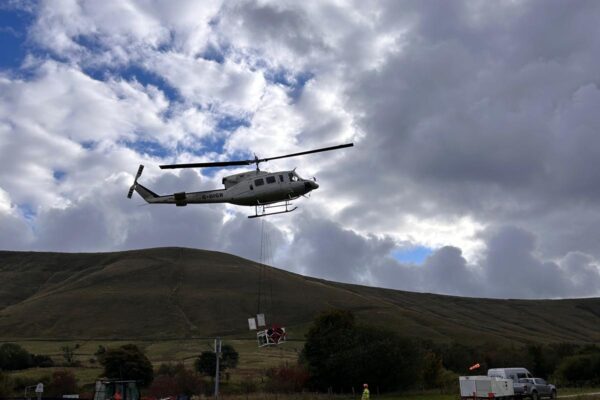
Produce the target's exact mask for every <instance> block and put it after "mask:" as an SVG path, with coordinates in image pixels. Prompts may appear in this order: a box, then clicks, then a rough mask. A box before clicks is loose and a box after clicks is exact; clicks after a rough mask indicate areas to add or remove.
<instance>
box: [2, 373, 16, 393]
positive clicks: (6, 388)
mask: <svg viewBox="0 0 600 400" xmlns="http://www.w3.org/2000/svg"><path fill="white" fill-rule="evenodd" d="M12 387H13V381H12V379H10V376H8V374H5V373H3V372H2V371H0V399H1V398H5V397H9V396H10V395H11V391H12Z"/></svg>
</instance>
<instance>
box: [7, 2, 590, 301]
mask: <svg viewBox="0 0 600 400" xmlns="http://www.w3.org/2000/svg"><path fill="white" fill-rule="evenodd" d="M16 4H19V5H20V8H16V6H15V5H16ZM359 16H360V17H359ZM599 18H600V3H597V2H580V3H577V4H572V3H565V2H560V1H557V2H553V1H549V2H535V1H531V2H498V3H494V5H493V6H491V7H479V5H478V3H473V2H470V1H453V2H437V3H431V2H419V1H402V2H383V1H382V2H379V1H374V2H371V3H369V4H368V5H366V4H365V3H364V2H359V1H351V0H348V1H345V2H328V1H324V2H319V3H316V4H312V5H307V4H304V3H298V2H278V1H265V2H254V1H244V0H239V1H233V2H221V1H219V0H215V1H207V2H201V3H200V2H197V1H195V0H177V1H176V5H175V6H174V5H173V4H172V3H164V2H161V1H152V0H150V1H138V0H120V1H103V2H98V1H92V0H81V1H77V2H69V1H66V2H53V1H50V0H39V1H35V2H23V3H21V2H19V3H14V2H8V3H6V2H4V3H2V5H0V54H1V57H0V170H1V171H2V173H1V174H0V248H3V249H10V250H52V251H114V250H123V249H130V248H139V247H153V246H189V247H198V248H205V249H209V250H217V251H226V252H230V253H234V254H237V255H240V256H243V257H249V258H254V259H256V256H257V254H258V253H257V251H256V247H255V246H254V245H253V244H252V243H253V241H252V239H254V238H256V237H257V236H256V235H257V227H256V225H254V224H253V223H252V222H251V220H250V221H249V220H248V219H247V218H246V217H247V215H248V214H249V212H250V211H249V210H248V209H246V208H244V207H235V206H231V205H209V206H199V207H191V206H190V207H179V208H168V207H152V206H145V205H143V202H142V200H141V199H140V198H139V197H135V198H134V199H133V200H127V198H126V196H125V194H126V193H127V190H128V188H129V186H130V185H131V182H132V180H133V174H135V171H136V170H137V166H138V165H139V164H144V165H145V166H146V168H145V170H144V175H143V176H142V178H141V179H140V181H141V182H142V183H143V184H144V185H146V186H148V187H149V188H151V189H152V190H154V191H156V192H157V193H174V192H180V191H182V190H187V191H196V190H204V189H212V188H219V187H221V186H222V183H221V178H222V177H223V176H225V175H228V174H230V173H238V172H241V171H243V170H245V169H244V168H229V169H211V170H204V171H202V170H185V171H169V172H165V171H161V170H160V169H159V168H158V165H160V164H167V163H177V162H193V161H216V160H226V159H247V158H251V157H252V156H253V154H254V153H256V154H257V155H259V156H261V157H272V156H277V155H279V154H289V153H293V152H299V151H303V150H310V149H314V148H319V147H326V146H333V145H337V144H341V143H347V142H354V143H355V147H353V148H352V149H350V150H348V151H340V152H335V154H333V153H331V154H327V155H326V156H325V155H314V156H309V157H308V156H307V157H299V158H294V159H284V160H277V161H275V162H272V163H266V164H265V165H261V167H262V168H264V169H267V170H269V169H270V170H285V169H292V168H297V171H298V172H299V174H300V175H301V176H306V177H312V176H316V177H317V178H318V179H319V185H320V187H319V189H318V190H316V191H315V192H313V194H312V196H311V198H310V199H304V198H303V199H301V200H300V201H299V202H298V204H297V205H298V206H299V208H298V210H297V211H295V212H294V213H292V214H290V215H285V216H279V217H274V218H271V219H269V220H267V221H266V225H267V226H268V227H269V229H270V230H271V232H272V237H273V263H274V264H275V266H277V267H280V268H284V269H287V270H290V271H294V272H299V273H304V274H308V275H312V276H318V277H323V278H327V279H333V280H340V281H345V282H352V283H361V284H368V285H375V286H385V287H391V288H397V289H408V290H418V291H428V292H437V293H446V294H459V295H471V296H489V297H526V298H540V297H573V296H592V295H600V291H599V290H600V289H599V288H600V246H598V241H597V238H598V237H600V228H599V227H600V217H599V216H600V208H599V207H600V206H598V204H600V201H598V200H600V199H599V197H598V191H597V187H598V185H597V183H598V181H600V172H598V170H597V169H594V168H590V167H589V166H590V165H594V164H595V163H596V161H597V155H598V154H599V152H600V140H599V139H598V135H597V132H598V129H600V119H599V118H600V117H599V116H598V113H597V110H598V107H600V87H599V85H598V71H599V70H600V51H599V49H600V26H599V25H598V23H597V21H598V19H599ZM25 60H27V62H26V63H25V64H24V61H25ZM66 233H69V234H70V236H68V240H63V239H61V238H62V237H63V236H64V235H65V234H66ZM71 233H72V234H71ZM298 254H301V255H302V256H301V257H298V256H297V255H298ZM390 255H391V257H390ZM415 265H418V268H414V267H415ZM540 275H543V276H545V277H547V278H548V279H547V281H546V282H545V285H543V286H541V287H535V288H532V287H531V286H530V285H527V281H528V279H535V277H537V276H540ZM515 277H516V278H515Z"/></svg>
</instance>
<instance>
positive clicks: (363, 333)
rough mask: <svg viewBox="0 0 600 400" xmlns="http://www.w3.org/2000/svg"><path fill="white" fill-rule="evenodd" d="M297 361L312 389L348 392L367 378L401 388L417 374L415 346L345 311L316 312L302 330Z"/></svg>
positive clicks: (418, 355) (418, 360)
mask: <svg viewBox="0 0 600 400" xmlns="http://www.w3.org/2000/svg"><path fill="white" fill-rule="evenodd" d="M301 361H302V362H303V363H305V365H306V366H307V369H308V372H309V375H310V380H309V383H310V385H311V386H312V387H314V388H315V389H320V390H326V389H328V388H332V389H333V390H334V391H339V392H343V391H349V390H350V388H351V386H352V385H354V386H356V387H359V388H360V387H361V386H362V383H364V382H367V383H369V385H370V386H371V387H378V388H379V389H380V390H382V391H386V390H394V389H398V388H406V387H408V386H411V385H413V384H414V382H415V381H417V378H418V377H419V374H420V373H421V349H420V346H419V345H418V344H417V343H415V342H413V341H410V340H408V339H403V338H401V337H399V336H398V335H397V334H395V333H393V332H390V331H387V330H383V329H380V328H375V327H370V326H359V325H357V324H356V323H355V320H354V316H353V314H352V313H350V312H348V311H340V310H336V311H331V312H327V313H323V314H321V315H320V316H318V317H317V318H316V319H315V321H314V322H313V324H312V326H311V327H310V329H309V332H308V334H307V335H306V343H305V345H304V349H303V350H302V354H301Z"/></svg>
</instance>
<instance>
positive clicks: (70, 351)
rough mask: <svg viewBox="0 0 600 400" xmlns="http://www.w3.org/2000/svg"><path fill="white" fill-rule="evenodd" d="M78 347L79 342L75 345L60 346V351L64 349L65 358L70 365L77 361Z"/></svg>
mask: <svg viewBox="0 0 600 400" xmlns="http://www.w3.org/2000/svg"><path fill="white" fill-rule="evenodd" d="M78 348H79V345H78V344H76V345H75V346H70V345H66V346H62V347H61V348H60V351H62V353H63V358H64V359H65V361H66V362H67V364H68V365H72V364H73V362H74V361H75V350H77V349H78Z"/></svg>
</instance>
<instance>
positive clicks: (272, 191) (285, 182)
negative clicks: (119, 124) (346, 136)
mask: <svg viewBox="0 0 600 400" xmlns="http://www.w3.org/2000/svg"><path fill="white" fill-rule="evenodd" d="M352 146H354V143H346V144H341V145H338V146H332V147H324V148H320V149H315V150H309V151H303V152H300V153H293V154H286V155H283V156H277V157H269V158H258V157H257V156H256V155H254V159H250V160H239V161H218V162H206V163H191V164H169V165H160V168H161V169H176V168H209V167H228V166H234V165H252V164H256V170H254V171H246V172H242V173H239V174H234V175H229V176H225V177H224V178H223V180H222V183H223V185H224V186H225V188H224V189H216V190H206V191H202V192H179V193H174V194H171V195H164V196H161V195H158V194H156V193H154V192H153V191H151V190H150V189H148V188H146V187H144V186H143V185H142V184H140V183H139V182H138V179H139V178H140V176H141V175H142V171H143V170H144V166H143V165H140V166H139V168H138V171H137V174H136V176H135V179H134V181H133V185H131V187H130V188H129V192H128V193H127V198H129V199H131V196H132V195H133V192H134V191H136V192H137V193H138V194H139V195H140V196H141V197H142V198H143V199H144V200H145V201H146V202H148V203H150V204H175V205H176V206H178V207H183V206H187V205H188V204H207V203H230V204H235V205H239V206H254V215H249V216H248V218H258V217H265V216H267V215H275V214H283V213H289V212H292V211H294V210H296V209H297V208H298V207H296V206H293V205H292V203H291V202H292V201H293V200H296V199H298V198H299V197H300V196H305V195H306V194H308V193H310V192H311V191H313V190H315V189H317V188H318V187H319V185H318V184H317V182H316V180H317V179H316V178H314V177H313V178H312V179H304V178H302V177H300V175H298V174H297V173H296V168H294V169H293V170H291V171H278V172H267V171H261V170H260V168H259V164H260V163H262V162H267V161H271V160H277V159H280V158H287V157H297V156H303V155H307V154H312V153H320V152H323V151H332V150H338V149H343V148H346V147H352Z"/></svg>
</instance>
